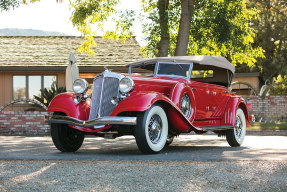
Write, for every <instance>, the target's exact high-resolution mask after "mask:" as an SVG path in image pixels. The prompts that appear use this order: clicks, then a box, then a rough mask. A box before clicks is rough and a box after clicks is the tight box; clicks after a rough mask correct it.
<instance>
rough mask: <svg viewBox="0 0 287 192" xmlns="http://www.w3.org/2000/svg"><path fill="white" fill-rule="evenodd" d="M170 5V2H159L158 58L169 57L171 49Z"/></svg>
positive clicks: (159, 0)
mask: <svg viewBox="0 0 287 192" xmlns="http://www.w3.org/2000/svg"><path fill="white" fill-rule="evenodd" d="M168 5H169V0H158V3H157V8H158V10H159V25H160V41H159V43H158V45H157V48H158V54H157V55H156V56H157V57H167V56H168V48H169V39H170V36H169V26H168Z"/></svg>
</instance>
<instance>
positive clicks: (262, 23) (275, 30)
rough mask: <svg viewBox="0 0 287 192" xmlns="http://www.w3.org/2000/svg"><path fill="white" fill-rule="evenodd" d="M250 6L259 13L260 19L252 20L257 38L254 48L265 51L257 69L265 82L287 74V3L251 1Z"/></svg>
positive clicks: (271, 0)
mask: <svg viewBox="0 0 287 192" xmlns="http://www.w3.org/2000/svg"><path fill="white" fill-rule="evenodd" d="M248 5H249V6H250V7H251V8H256V9H257V10H258V11H259V14H258V17H259V19H256V20H252V28H254V30H255V33H256V36H255V42H254V46H260V47H262V48H263V50H264V56H265V57H264V58H259V59H258V61H257V63H256V67H257V68H258V69H259V70H260V72H261V74H262V79H263V81H265V80H267V79H269V80H272V78H273V77H277V76H278V75H280V74H281V75H282V76H284V75H285V74H286V72H287V63H286V61H287V2H286V1H282V0H264V1H263V0H260V1H257V0H250V2H249V3H248Z"/></svg>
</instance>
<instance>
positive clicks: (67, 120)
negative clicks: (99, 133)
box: [45, 115, 137, 127]
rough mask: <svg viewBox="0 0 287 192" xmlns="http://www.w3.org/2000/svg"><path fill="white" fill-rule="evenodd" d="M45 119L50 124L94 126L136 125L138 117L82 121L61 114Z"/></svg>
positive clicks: (48, 116) (47, 116)
mask: <svg viewBox="0 0 287 192" xmlns="http://www.w3.org/2000/svg"><path fill="white" fill-rule="evenodd" d="M45 121H46V122H48V123H49V124H52V123H57V124H68V125H75V126H79V127H93V126H97V125H136V123H137V118H136V117H120V116H115V117H101V118H97V119H94V120H90V121H82V120H79V119H76V118H73V117H68V116H61V115H51V116H50V115H46V116H45Z"/></svg>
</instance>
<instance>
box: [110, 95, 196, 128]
mask: <svg viewBox="0 0 287 192" xmlns="http://www.w3.org/2000/svg"><path fill="white" fill-rule="evenodd" d="M154 104H160V105H161V106H162V107H163V108H164V110H165V112H166V114H167V118H168V121H169V125H170V126H171V128H173V129H175V130H178V131H180V132H188V131H189V130H190V129H191V128H194V126H193V125H192V124H191V122H190V121H189V120H188V119H187V118H186V117H185V116H184V114H183V113H182V112H181V110H180V109H179V108H178V107H177V106H176V105H175V104H174V103H173V102H172V101H171V100H170V99H169V98H168V97H166V96H165V95H163V94H160V93H156V92H141V93H137V94H134V95H131V96H129V97H127V98H126V99H124V100H123V101H122V102H120V103H119V104H118V106H117V107H116V108H115V109H114V111H113V112H112V114H111V116H117V115H118V114H120V113H122V112H129V111H133V112H134V111H135V112H144V111H146V110H148V109H149V108H150V107H151V106H152V105H154ZM194 129H196V130H201V129H200V128H199V129H197V128H194Z"/></svg>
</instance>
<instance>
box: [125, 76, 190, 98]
mask: <svg viewBox="0 0 287 192" xmlns="http://www.w3.org/2000/svg"><path fill="white" fill-rule="evenodd" d="M126 76H128V77H130V78H131V79H132V80H133V81H134V83H135V89H134V92H159V93H162V94H165V95H167V96H168V95H169V93H170V90H171V88H172V87H173V86H174V85H175V84H177V83H178V82H187V81H186V80H185V79H182V78H178V77H144V76H133V75H126Z"/></svg>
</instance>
